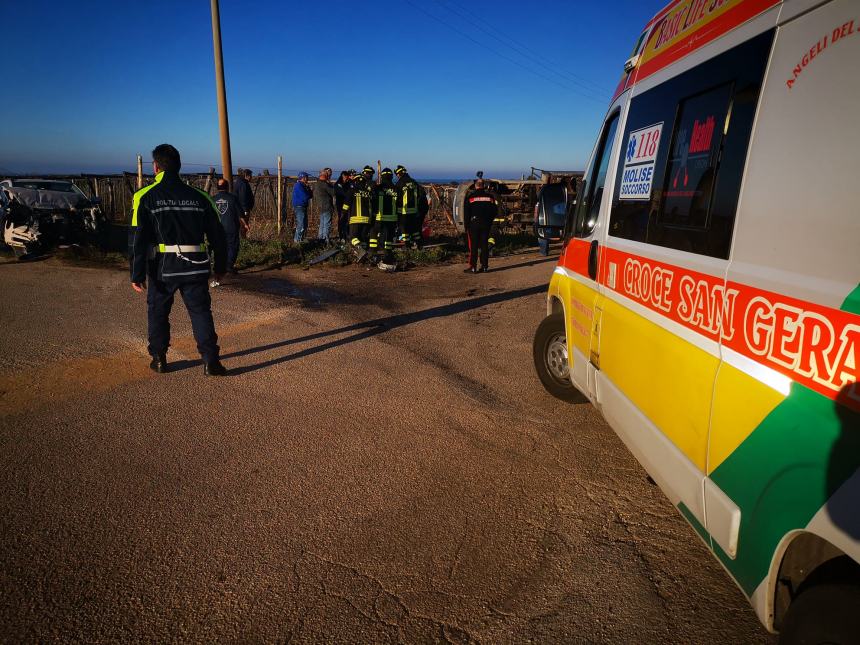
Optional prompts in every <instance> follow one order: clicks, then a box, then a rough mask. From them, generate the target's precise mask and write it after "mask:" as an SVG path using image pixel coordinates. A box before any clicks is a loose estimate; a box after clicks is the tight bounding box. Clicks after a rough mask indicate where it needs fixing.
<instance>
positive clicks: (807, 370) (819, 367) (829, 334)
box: [796, 311, 834, 384]
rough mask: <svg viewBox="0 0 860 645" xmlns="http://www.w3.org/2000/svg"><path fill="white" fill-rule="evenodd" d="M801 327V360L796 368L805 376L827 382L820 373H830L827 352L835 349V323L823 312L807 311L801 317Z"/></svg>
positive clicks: (823, 382)
mask: <svg viewBox="0 0 860 645" xmlns="http://www.w3.org/2000/svg"><path fill="white" fill-rule="evenodd" d="M801 329H802V330H803V338H802V339H801V345H800V362H799V363H798V364H797V368H796V369H797V371H798V372H799V373H800V374H802V375H803V376H806V377H807V378H811V379H813V380H815V381H817V382H819V383H822V384H826V383H827V381H828V379H827V378H822V377H821V376H820V375H821V374H825V375H829V374H830V364H829V362H828V360H827V354H829V353H830V351H831V350H832V349H833V340H834V334H833V325H831V324H830V321H829V320H827V318H825V317H824V316H822V315H821V314H818V313H815V312H814V311H806V312H804V314H803V316H802V318H801Z"/></svg>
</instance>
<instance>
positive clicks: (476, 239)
mask: <svg viewBox="0 0 860 645" xmlns="http://www.w3.org/2000/svg"><path fill="white" fill-rule="evenodd" d="M498 214H499V201H498V199H497V198H496V196H495V194H494V193H492V192H490V191H489V190H487V189H486V188H484V180H483V179H480V178H479V179H477V180H475V189H474V190H473V191H472V192H471V193H469V194H468V195H467V196H466V200H465V204H464V208H463V222H464V223H465V225H466V231H467V232H468V235H469V268H468V269H466V270H465V273H478V272H479V271H481V272H483V271H486V270H487V266H488V264H489V259H490V249H489V237H490V228H491V227H492V225H493V220H494V219H496V217H498ZM478 250H480V252H481V267H480V268H478V266H477V260H478Z"/></svg>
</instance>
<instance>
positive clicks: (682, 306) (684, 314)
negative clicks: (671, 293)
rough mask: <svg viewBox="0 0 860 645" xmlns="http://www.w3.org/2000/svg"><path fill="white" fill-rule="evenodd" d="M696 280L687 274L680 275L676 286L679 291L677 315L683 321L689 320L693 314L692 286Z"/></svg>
mask: <svg viewBox="0 0 860 645" xmlns="http://www.w3.org/2000/svg"><path fill="white" fill-rule="evenodd" d="M695 286H696V281H695V280H693V278H691V277H690V276H688V275H683V276H681V281H680V282H679V283H678V288H679V290H680V292H681V302H679V303H678V316H679V317H680V318H681V320H683V321H685V322H690V318H692V315H693V288H694V287H695Z"/></svg>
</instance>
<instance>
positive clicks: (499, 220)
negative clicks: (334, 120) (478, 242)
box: [487, 217, 507, 253]
mask: <svg viewBox="0 0 860 645" xmlns="http://www.w3.org/2000/svg"><path fill="white" fill-rule="evenodd" d="M506 221H507V220H506V219H505V218H504V217H496V218H495V219H494V220H493V223H492V225H491V226H490V237H489V239H487V248H488V249H489V252H490V253H492V252H493V248H494V247H495V246H496V242H498V240H499V239H500V238H501V236H502V226H504V225H505V222H506Z"/></svg>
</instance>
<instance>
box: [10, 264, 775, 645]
mask: <svg viewBox="0 0 860 645" xmlns="http://www.w3.org/2000/svg"><path fill="white" fill-rule="evenodd" d="M494 268H495V269H496V270H494V271H491V272H490V273H487V274H484V275H478V276H472V275H463V274H462V273H461V269H462V265H448V266H440V267H430V268H421V269H414V270H410V271H407V272H405V273H399V274H395V275H384V274H381V273H380V272H378V271H376V270H372V271H369V270H364V269H360V268H356V267H347V268H342V269H328V268H323V269H319V270H317V268H316V267H315V268H314V269H312V270H310V271H301V270H300V269H296V268H293V269H284V270H280V271H264V272H257V273H253V274H248V275H245V276H242V277H240V278H239V279H237V280H234V281H232V282H231V283H228V284H226V285H224V286H222V287H220V288H219V289H217V290H216V292H215V293H214V296H213V298H214V309H215V315H216V324H217V326H218V329H219V334H220V336H221V346H222V354H223V355H224V362H225V364H227V365H228V367H230V368H231V369H232V374H231V375H230V376H228V377H226V378H223V379H215V378H205V377H204V376H203V374H202V368H201V367H200V365H199V363H198V362H197V355H196V350H195V346H194V342H193V339H192V338H191V333H190V325H189V324H188V318H187V314H186V312H185V311H184V307H183V306H182V304H181V303H180V302H177V304H176V306H175V308H174V313H173V332H174V346H173V348H172V349H171V352H170V354H169V359H170V360H172V361H173V365H174V370H173V371H172V372H171V373H169V374H166V375H156V374H153V373H151V372H150V371H149V369H148V367H147V365H148V357H147V356H146V350H145V343H144V341H143V339H144V336H145V313H144V311H145V310H144V300H143V298H142V297H140V296H137V295H136V294H134V293H133V292H132V291H131V289H130V288H129V285H128V282H127V276H126V274H125V273H124V272H121V271H113V270H107V269H101V268H87V267H70V266H63V265H60V264H58V263H56V262H54V261H53V260H49V261H46V262H38V263H32V264H15V263H5V264H2V265H0V321H2V331H0V641H2V642H5V643H13V642H15V643H17V642H48V641H63V642H81V641H86V642H113V641H137V642H141V641H145V642H167V641H172V642H208V641H219V642H296V643H299V642H301V643H310V642H328V643H337V642H359V643H387V642H401V641H402V642H439V641H441V642H453V643H461V642H490V643H509V642H511V643H512V642H541V643H548V642H566V643H567V642H573V643H579V642H582V643H586V642H587V643H592V642H598V643H634V642H635V643H658V642H659V643H768V642H772V641H773V637H771V636H769V635H768V634H767V633H766V632H765V631H764V629H763V628H762V627H761V626H760V625H759V624H758V622H757V620H756V618H755V616H754V614H753V612H752V610H751V609H750V608H749V606H748V605H747V603H746V600H745V599H744V598H743V596H742V594H741V592H740V591H739V590H738V589H737V588H736V587H735V586H734V584H733V583H732V582H731V580H730V579H729V577H728V575H727V574H725V573H724V572H723V570H722V569H721V568H720V566H719V565H718V564H717V563H716V561H715V560H713V559H712V558H711V556H710V555H709V554H708V552H707V550H706V548H705V546H704V545H703V544H702V543H701V542H700V541H699V539H698V537H697V536H696V534H695V533H694V531H693V530H692V529H691V528H690V527H689V526H688V525H687V524H686V523H685V522H684V521H683V519H682V518H681V517H680V515H678V514H677V512H676V511H675V509H674V508H673V507H672V506H671V505H670V504H669V503H668V502H667V500H666V499H665V498H664V497H663V495H662V493H661V492H660V491H659V489H657V488H656V487H655V486H654V485H653V484H651V483H650V482H649V480H648V478H647V477H646V475H645V473H644V471H643V470H642V469H641V467H640V466H639V465H638V464H637V463H636V462H635V460H634V459H633V458H632V457H631V456H630V455H629V454H628V453H627V451H626V450H625V448H624V447H623V445H622V444H621V442H620V441H619V440H618V439H617V438H616V437H615V435H614V434H613V433H612V431H611V430H610V429H609V428H608V427H607V426H606V424H605V423H604V422H603V421H602V420H601V418H600V417H599V416H598V415H597V414H596V413H595V411H594V410H593V409H592V408H591V406H590V405H588V404H580V405H570V404H565V403H562V402H560V401H557V400H555V399H553V398H551V397H550V396H549V395H547V394H546V393H545V392H544V391H543V389H542V388H541V386H540V383H539V382H538V380H537V378H536V376H535V375H534V373H533V367H532V363H531V360H532V359H531V339H532V334H533V331H534V329H535V327H536V325H537V323H538V322H539V321H540V319H541V318H542V316H543V315H544V305H543V303H544V295H543V294H544V287H545V285H546V283H547V281H548V279H549V276H550V274H551V272H552V269H553V263H552V262H551V261H550V262H547V261H546V260H544V259H543V258H540V257H539V256H536V255H526V256H518V257H511V258H507V259H504V260H498V261H496V262H495V263H494Z"/></svg>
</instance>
